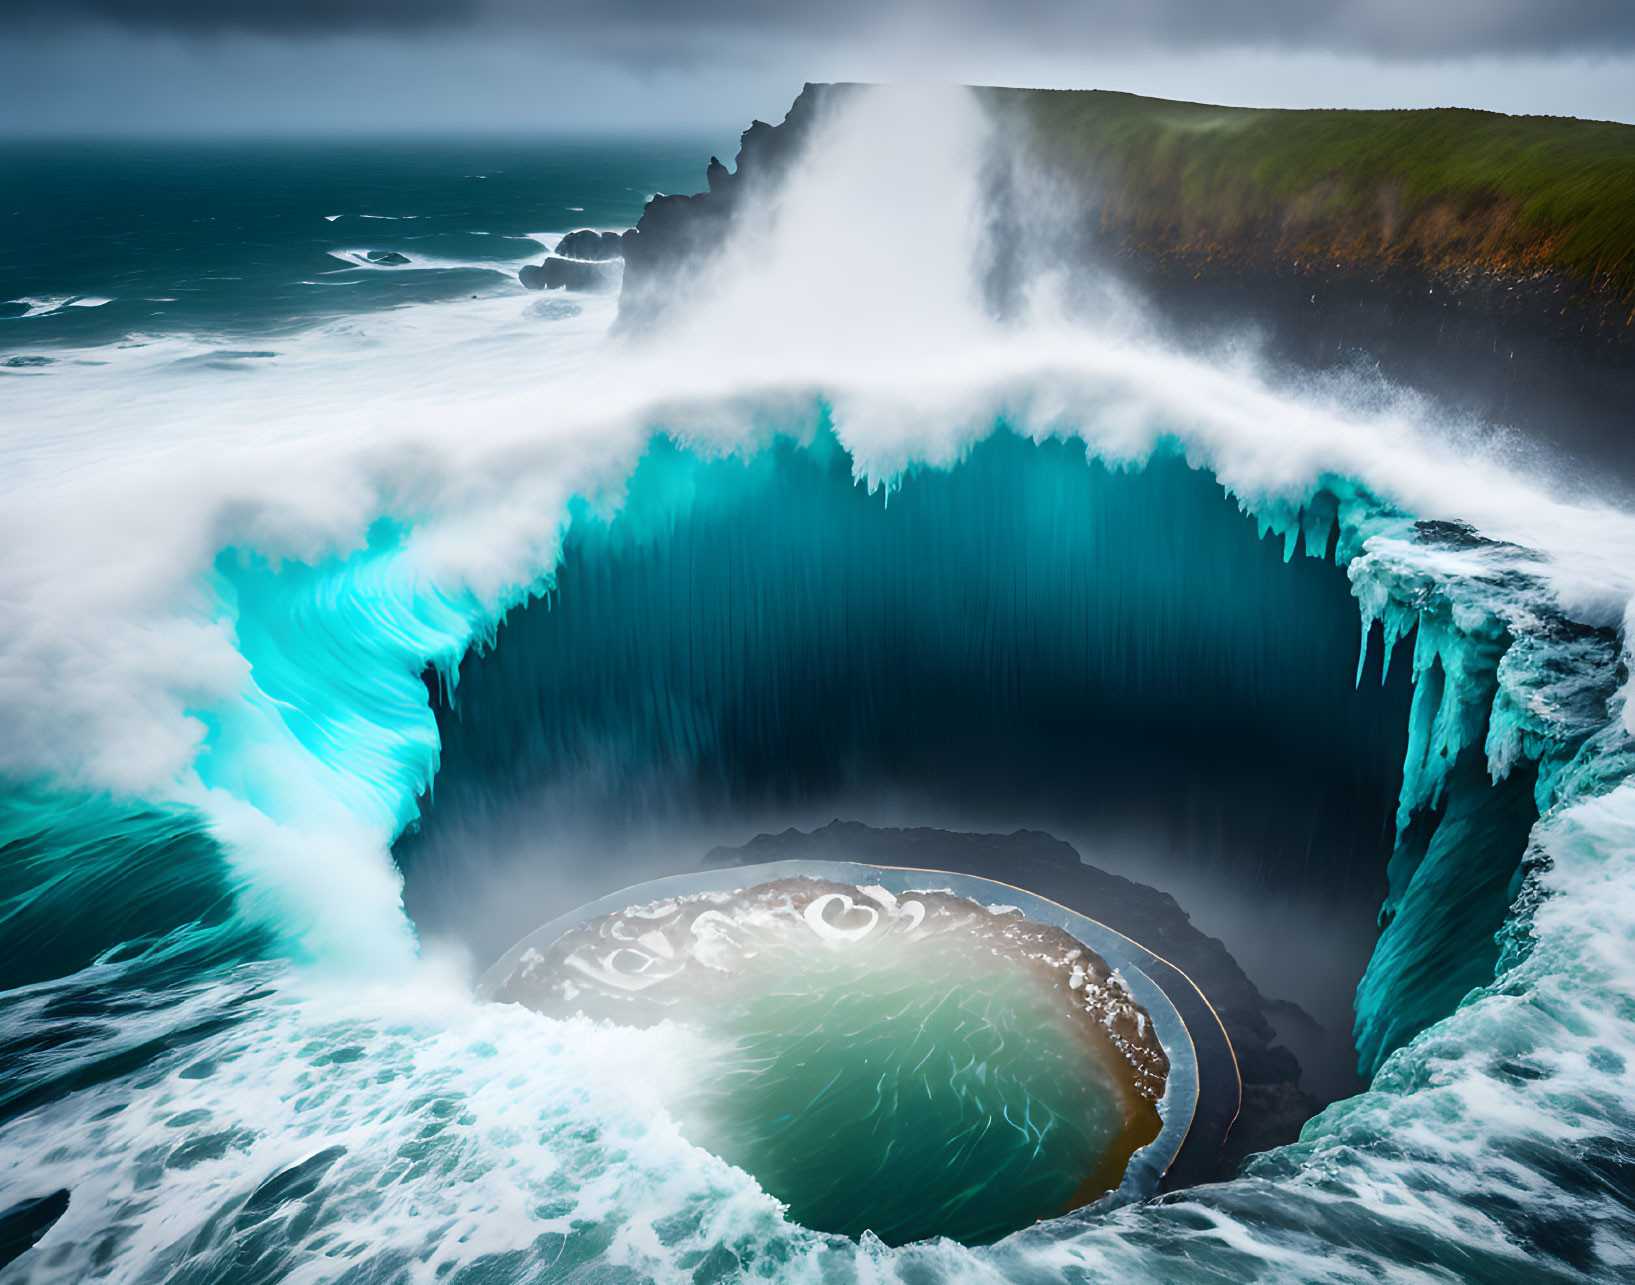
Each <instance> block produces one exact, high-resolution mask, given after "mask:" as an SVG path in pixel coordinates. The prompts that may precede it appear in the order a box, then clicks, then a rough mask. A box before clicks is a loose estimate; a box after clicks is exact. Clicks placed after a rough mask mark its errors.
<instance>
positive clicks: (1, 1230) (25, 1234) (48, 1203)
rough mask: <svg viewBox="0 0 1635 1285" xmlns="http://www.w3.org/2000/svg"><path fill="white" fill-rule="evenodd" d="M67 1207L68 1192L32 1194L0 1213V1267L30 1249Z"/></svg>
mask: <svg viewBox="0 0 1635 1285" xmlns="http://www.w3.org/2000/svg"><path fill="white" fill-rule="evenodd" d="M67 1209H68V1192H67V1191H66V1190H63V1191H53V1192H52V1193H51V1194H50V1195H49V1196H36V1197H35V1198H34V1199H33V1200H24V1201H21V1202H20V1203H18V1204H15V1205H13V1206H11V1208H9V1209H7V1210H5V1211H4V1212H0V1268H3V1267H5V1265H6V1264H7V1263H9V1262H11V1261H12V1260H13V1259H15V1258H21V1257H22V1256H23V1255H24V1254H26V1253H28V1251H29V1250H31V1249H33V1248H34V1246H35V1245H37V1244H38V1243H39V1241H40V1237H42V1236H44V1235H45V1234H46V1232H48V1231H50V1230H51V1227H52V1225H53V1224H54V1223H55V1222H56V1221H57V1219H59V1218H61V1217H62V1216H63V1214H64V1212H66V1211H67Z"/></svg>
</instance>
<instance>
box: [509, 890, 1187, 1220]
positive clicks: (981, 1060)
mask: <svg viewBox="0 0 1635 1285" xmlns="http://www.w3.org/2000/svg"><path fill="white" fill-rule="evenodd" d="M1143 953H1144V952H1142V951H1141V949H1140V948H1139V947H1137V946H1135V945H1134V943H1130V942H1128V941H1127V940H1126V939H1124V938H1122V937H1120V936H1119V935H1118V934H1116V933H1113V932H1112V931H1111V930H1109V929H1106V928H1105V927H1103V926H1101V925H1099V924H1097V923H1096V922H1095V921H1094V920H1091V919H1087V918H1085V917H1084V916H1081V915H1076V914H1074V913H1073V912H1070V911H1067V910H1065V909H1064V908H1062V907H1060V906H1056V905H1055V904H1054V903H1051V902H1046V901H1044V900H1043V899H1041V898H1037V897H1033V896H1031V895H1030V894H1027V893H1024V892H1021V891H1020V890H1018V889H1012V888H1008V887H1006V886H1004V885H1001V884H996V883H992V882H990V881H988V880H984V879H978V878H973V877H970V876H961V875H951V874H941V873H935V872H929V871H915V870H893V869H889V868H882V867H874V866H862V865H851V864H849V863H840V862H779V863H775V864H774V865H771V866H765V867H751V868H747V869H746V868H740V869H736V870H730V871H716V872H708V873H703V874H697V875H685V876H679V877H675V878H670V879H663V880H658V881H656V882H654V883H651V884H644V885H641V886H639V887H636V888H631V889H626V890H624V891H622V892H620V893H617V894H614V895H613V896H611V897H607V898H603V899H602V900H601V901H598V902H596V903H594V904H592V905H590V906H586V907H583V908H581V909H580V910H578V911H576V912H574V913H573V914H571V915H568V916H565V917H564V918H562V919H559V920H556V921H553V922H552V923H550V924H547V925H546V926H545V927H543V928H541V929H539V930H538V931H537V932H535V933H533V934H531V935H530V936H529V937H528V938H526V939H525V940H524V941H522V942H520V943H518V945H517V946H516V947H514V948H513V949H512V950H511V951H510V952H508V954H507V955H506V956H505V958H503V959H502V960H501V961H500V962H499V963H497V964H496V965H495V966H494V968H492V969H491V970H490V971H489V973H488V974H487V975H486V976H485V977H484V979H483V986H484V989H485V991H486V992H487V993H488V994H489V995H490V996H491V997H492V998H494V999H496V1000H500V1001H510V1002H517V1003H521V1004H524V1005H526V1006H527V1007H529V1008H532V1009H535V1010H537V1011H540V1012H543V1013H547V1014H550V1015H553V1016H564V1017H565V1016H571V1015H575V1014H583V1015H585V1016H588V1017H591V1018H596V1019H602V1020H608V1021H613V1022H618V1023H622V1024H626V1025H635V1026H650V1025H654V1024H657V1023H659V1022H669V1023H673V1024H674V1025H675V1026H677V1027H679V1028H681V1029H682V1030H683V1031H685V1032H686V1033H687V1035H688V1036H689V1037H690V1039H689V1040H688V1042H687V1045H686V1047H688V1048H689V1049H691V1050H693V1051H692V1052H691V1053H689V1054H688V1055H687V1056H686V1057H684V1058H681V1059H680V1060H679V1061H678V1064H677V1065H675V1066H669V1067H655V1068H654V1074H655V1082H656V1084H657V1085H658V1087H659V1088H660V1090H661V1096H662V1097H663V1099H664V1102H665V1105H666V1107H667V1108H668V1110H669V1112H670V1114H671V1116H672V1117H673V1118H674V1120H675V1122H676V1125H677V1127H678V1128H679V1129H680V1131H681V1132H682V1134H683V1135H684V1136H685V1137H687V1138H688V1140H689V1141H691V1142H693V1143H694V1144H695V1145H698V1146H700V1147H703V1148H705V1149H707V1150H709V1151H711V1152H713V1153H714V1154H716V1155H717V1156H720V1157H721V1158H722V1159H724V1160H727V1161H728V1162H730V1163H732V1164H734V1165H737V1166H738V1167H739V1168H741V1169H743V1170H745V1171H746V1172H747V1173H749V1174H751V1175H752V1176H754V1177H755V1179H756V1180H757V1181H758V1182H759V1183H760V1184H761V1186H762V1187H763V1188H764V1189H765V1190H766V1191H767V1192H769V1193H770V1194H771V1195H773V1196H774V1197H776V1198H777V1199H778V1200H780V1201H781V1202H782V1203H783V1204H784V1205H785V1206H786V1207H787V1209H788V1213H789V1216H790V1217H791V1218H792V1219H794V1220H796V1221H798V1222H800V1223H801V1224H802V1225H804V1226H807V1227H810V1228H813V1229H815V1230H819V1231H826V1232H834V1233H840V1234H844V1235H849V1236H854V1237H855V1236H860V1235H862V1234H863V1233H864V1232H870V1233H872V1234H874V1235H876V1236H878V1237H879V1238H880V1239H882V1240H884V1241H885V1242H887V1243H888V1244H903V1243H908V1242H911V1241H916V1240H921V1239H925V1238H928V1237H932V1236H948V1237H951V1238H953V1239H956V1240H960V1241H963V1242H965V1243H967V1244H981V1243H986V1242H989V1241H993V1240H996V1239H998V1238H1000V1237H1002V1236H1004V1235H1006V1234H1008V1233H1010V1232H1013V1231H1016V1230H1019V1229H1021V1228H1023V1227H1027V1226H1030V1225H1032V1224H1033V1223H1036V1222H1038V1221H1039V1220H1041V1219H1045V1218H1052V1217H1057V1216H1060V1215H1063V1214H1066V1213H1068V1212H1070V1211H1072V1210H1076V1209H1080V1208H1082V1207H1084V1206H1087V1205H1090V1204H1093V1203H1095V1202H1097V1201H1104V1200H1106V1201H1118V1200H1124V1199H1133V1198H1138V1197H1140V1196H1143V1195H1147V1194H1150V1193H1151V1192H1152V1191H1153V1190H1154V1189H1155V1188H1156V1185H1157V1181H1158V1179H1159V1177H1160V1176H1161V1174H1162V1173H1163V1170H1164V1169H1165V1168H1166V1167H1167V1165H1168V1163H1169V1161H1170V1160H1171V1159H1172V1158H1173V1157H1174V1155H1175V1153H1176V1151H1177V1149H1178V1148H1179V1146H1180V1141H1181V1139H1182V1138H1183V1137H1184V1136H1185V1134H1186V1131H1187V1126H1188V1123H1189V1122H1190V1119H1191V1113H1192V1107H1193V1104H1194V1103H1195V1101H1196V1098H1197V1088H1196V1067H1195V1064H1194V1059H1193V1055H1192V1045H1191V1041H1190V1040H1189V1039H1188V1037H1187V1033H1186V1028H1185V1026H1184V1024H1183V1023H1182V1021H1181V1019H1180V1017H1179V1015H1178V1014H1177V1012H1176V1010H1175V1008H1174V1007H1173V1006H1172V1005H1171V1004H1170V1002H1169V1000H1168V999H1167V998H1166V996H1165V995H1164V993H1163V991H1162V990H1161V989H1160V988H1159V987H1158V986H1157V985H1156V984H1155V983H1154V982H1153V981H1152V980H1151V978H1150V977H1148V975H1147V973H1146V972H1144V971H1143V970H1142V969H1141V967H1140V966H1139V957H1140V956H1141V955H1142V954H1143Z"/></svg>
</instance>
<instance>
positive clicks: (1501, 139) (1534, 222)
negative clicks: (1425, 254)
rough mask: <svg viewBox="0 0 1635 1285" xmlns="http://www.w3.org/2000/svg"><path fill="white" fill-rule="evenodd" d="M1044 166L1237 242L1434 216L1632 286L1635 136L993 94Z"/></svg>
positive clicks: (1476, 119) (1491, 249)
mask: <svg viewBox="0 0 1635 1285" xmlns="http://www.w3.org/2000/svg"><path fill="white" fill-rule="evenodd" d="M988 93H989V95H990V101H991V102H993V103H995V104H996V105H998V106H1001V107H1002V108H1004V109H1009V110H1014V111H1019V112H1020V113H1021V114H1022V115H1023V117H1024V119H1025V120H1026V121H1027V122H1028V123H1029V124H1030V126H1031V127H1032V128H1033V130H1034V132H1035V138H1036V141H1037V143H1038V145H1039V146H1040V148H1041V149H1042V151H1043V152H1044V153H1045V155H1046V157H1047V159H1051V160H1054V161H1056V162H1058V163H1061V164H1064V165H1066V166H1069V167H1071V168H1072V169H1073V170H1074V171H1076V172H1081V173H1085V174H1087V175H1097V176H1100V178H1101V179H1103V180H1104V181H1106V183H1107V184H1108V190H1109V195H1116V199H1117V200H1118V202H1119V206H1120V209H1121V210H1123V211H1124V212H1126V213H1128V212H1129V211H1131V210H1136V211H1139V212H1140V215H1141V217H1143V218H1145V219H1147V220H1148V221H1149V222H1150V221H1152V220H1155V219H1166V218H1167V219H1169V220H1170V221H1171V223H1172V225H1174V226H1179V227H1182V228H1185V229H1188V230H1191V231H1195V232H1198V233H1202V234H1210V233H1213V234H1218V235H1222V236H1230V235H1232V234H1233V233H1235V232H1241V231H1242V230H1244V229H1245V228H1248V227H1251V226H1253V225H1255V224H1257V223H1260V222H1264V221H1265V220H1277V221H1279V222H1282V221H1286V220H1287V219H1288V218H1289V217H1290V216H1291V215H1293V216H1294V217H1297V218H1298V219H1300V220H1301V221H1302V222H1303V223H1306V224H1308V225H1315V226H1324V225H1327V226H1331V227H1333V228H1336V229H1344V228H1348V227H1349V228H1352V229H1355V228H1358V227H1362V226H1366V225H1370V224H1372V225H1373V226H1381V225H1382V224H1383V222H1384V214H1383V211H1384V210H1385V208H1386V205H1387V204H1393V205H1395V206H1397V207H1398V208H1399V209H1400V212H1401V214H1402V216H1403V218H1404V219H1405V220H1407V219H1412V218H1413V217H1414V216H1415V215H1416V214H1417V215H1423V214H1424V213H1425V212H1426V211H1427V210H1428V209H1430V208H1431V207H1437V208H1438V209H1439V210H1440V211H1441V215H1442V218H1443V223H1444V224H1446V223H1447V222H1448V216H1451V218H1452V223H1453V227H1452V228H1451V230H1450V231H1449V233H1448V241H1449V244H1454V243H1460V244H1463V245H1465V246H1467V247H1468V248H1469V249H1471V250H1479V253H1480V254H1481V256H1482V257H1484V258H1488V259H1490V260H1491V259H1497V260H1499V261H1500V263H1501V264H1502V265H1503V266H1508V267H1518V266H1527V267H1551V266H1553V267H1559V268H1562V269H1565V270H1566V271H1568V272H1569V273H1571V274H1572V275H1573V276H1575V277H1577V278H1579V279H1581V280H1585V281H1607V280H1609V279H1610V281H1611V282H1612V283H1615V284H1616V285H1617V286H1618V287H1619V288H1620V289H1621V290H1622V291H1624V292H1626V293H1627V292H1631V291H1635V126H1630V125H1620V124H1611V123H1608V122H1604V121H1581V120H1573V119H1570V118H1559V117H1545V116H1502V115H1499V114H1497V113H1494V112H1482V111H1471V110H1466V109H1462V108H1439V109H1433V110H1419V111H1333V110H1314V111H1278V110H1260V109H1250V108H1237V107H1211V106H1206V105H1203V104H1198V103H1182V102H1170V101H1167V100H1165V99H1156V98H1140V97H1137V96H1135V95H1132V94H1119V93H1111V92H1106V91H1100V90H1088V91H1055V90H1003V89H1001V90H991V91H988Z"/></svg>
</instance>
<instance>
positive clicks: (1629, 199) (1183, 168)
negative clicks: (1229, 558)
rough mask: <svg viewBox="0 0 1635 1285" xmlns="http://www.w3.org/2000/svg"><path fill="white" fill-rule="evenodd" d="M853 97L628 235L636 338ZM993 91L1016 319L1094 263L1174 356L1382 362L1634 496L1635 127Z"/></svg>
mask: <svg viewBox="0 0 1635 1285" xmlns="http://www.w3.org/2000/svg"><path fill="white" fill-rule="evenodd" d="M855 88H856V87H854V86H826V85H807V86H806V87H805V88H804V89H803V90H802V91H801V94H800V96H799V97H798V98H797V99H796V100H795V103H794V105H793V107H791V109H790V111H789V114H788V116H787V117H786V118H785V120H784V122H783V123H782V124H780V125H769V124H766V123H765V122H762V121H757V122H755V123H754V124H753V125H752V126H751V127H750V128H749V129H748V130H747V131H746V132H745V133H744V135H743V141H742V145H741V147H740V150H739V154H738V159H737V167H736V170H735V171H728V170H727V168H726V167H725V166H724V165H722V164H720V162H719V161H712V164H711V166H710V168H709V172H708V175H707V179H708V185H709V190H708V191H707V192H704V193H701V194H699V195H697V196H661V197H657V198H655V199H654V200H653V201H652V202H650V203H649V205H648V207H647V210H646V212H645V213H644V214H643V216H642V219H641V221H640V223H638V225H637V226H636V228H635V229H633V230H632V231H630V232H627V233H625V236H624V252H625V261H626V268H625V280H624V287H623V292H622V295H621V301H620V326H621V329H623V330H625V331H627V332H628V331H634V330H639V329H642V328H644V327H645V326H647V325H650V324H652V323H653V322H655V321H656V320H658V319H659V318H661V317H662V316H663V315H664V314H665V313H666V312H667V311H668V310H669V309H670V308H671V307H672V306H673V304H674V303H675V301H676V300H677V298H678V297H680V296H681V295H682V294H683V293H684V291H685V286H686V282H687V281H688V279H689V277H690V276H691V275H692V274H694V273H696V272H697V271H698V269H699V267H700V266H701V265H702V264H703V263H704V262H705V261H707V260H708V259H709V258H710V256H711V255H712V254H713V253H714V252H715V251H716V250H718V249H719V248H720V247H721V246H722V244H723V243H724V241H725V239H726V237H727V235H728V233H729V232H730V230H731V229H732V228H733V227H734V226H735V223H736V221H737V220H738V219H740V218H742V217H745V212H746V211H747V210H749V209H750V208H751V207H752V206H753V205H754V204H755V198H756V196H757V195H758V194H762V193H770V192H772V191H774V190H775V189H776V187H777V185H778V182H779V181H780V180H781V178H782V177H783V175H784V174H785V173H787V171H788V169H789V167H790V166H791V165H792V164H793V163H794V162H795V160H796V158H797V157H798V156H799V155H800V153H801V151H802V149H803V147H804V145H805V143H806V141H807V139H808V138H809V137H810V134H811V130H812V125H813V123H814V121H815V120H817V119H818V118H819V117H820V116H821V114H822V112H823V111H824V110H825V109H826V108H827V107H828V106H830V105H832V104H833V103H834V102H835V101H836V100H837V98H838V97H839V96H841V95H845V94H848V93H851V92H855ZM977 92H978V93H979V94H980V95H981V96H982V99H983V101H984V104H985V105H986V107H987V109H988V111H989V112H990V114H991V115H992V117H993V119H994V120H995V122H996V124H997V126H998V128H997V130H996V147H995V151H994V154H993V156H992V158H991V160H990V163H989V165H988V166H987V169H986V172H985V173H984V175H983V181H984V186H985V189H986V192H987V196H988V202H989V209H988V227H989V235H988V244H987V245H986V246H985V247H984V254H985V260H986V261H985V263H984V264H983V265H982V267H983V271H984V272H985V276H986V281H987V286H988V295H989V299H990V303H991V305H992V306H993V308H994V309H995V310H996V311H1000V312H1003V311H1004V310H1005V309H1006V308H1007V307H1009V306H1010V305H1011V303H1012V302H1013V301H1014V300H1015V299H1017V298H1019V297H1020V286H1021V284H1022V283H1023V278H1025V277H1026V275H1027V274H1028V273H1029V272H1031V271H1034V270H1037V269H1039V268H1041V267H1047V266H1048V267H1052V268H1061V267H1063V266H1067V267H1069V268H1072V269H1075V270H1077V271H1079V272H1080V273H1081V281H1082V282H1083V283H1084V287H1085V288H1084V290H1083V292H1082V293H1083V295H1084V296H1085V297H1086V298H1089V297H1092V296H1093V295H1094V293H1095V292H1094V289H1093V288H1092V287H1091V286H1090V285H1089V279H1090V278H1091V277H1092V276H1094V275H1096V274H1100V275H1101V276H1102V277H1104V278H1105V277H1106V276H1107V275H1108V274H1111V275H1112V276H1113V277H1115V278H1117V279H1120V280H1122V281H1124V282H1126V283H1127V284H1129V285H1131V286H1133V287H1134V293H1135V294H1136V295H1137V296H1138V297H1139V298H1141V299H1143V300H1145V301H1146V302H1147V304H1148V305H1150V309H1149V311H1150V313H1151V314H1152V316H1154V317H1155V318H1156V319H1157V321H1158V323H1159V326H1160V328H1161V329H1162V330H1164V331H1165V332H1166V333H1167V335H1168V337H1169V338H1171V339H1172V340H1174V341H1176V342H1179V343H1182V344H1184V345H1189V346H1194V347H1198V348H1201V349H1207V348H1209V347H1211V346H1213V345H1215V344H1218V343H1220V342H1222V341H1223V340H1224V339H1232V340H1236V339H1239V338H1241V336H1242V335H1243V334H1244V333H1245V331H1246V330H1248V331H1253V332H1254V333H1256V334H1258V335H1260V336H1261V337H1262V338H1263V339H1264V340H1265V343H1266V346H1267V348H1268V350H1269V351H1270V353H1271V354H1272V355H1273V356H1274V357H1275V358H1276V359H1277V360H1278V361H1279V362H1281V363H1285V364H1287V365H1288V366H1289V367H1291V368H1293V369H1296V370H1299V369H1306V370H1322V369H1325V368H1331V367H1336V366H1356V365H1359V364H1360V365H1364V366H1367V365H1377V366H1378V368H1379V369H1380V370H1381V371H1382V373H1384V374H1385V375H1386V376H1387V377H1388V378H1390V379H1392V380H1394V381H1396V382H1398V383H1403V384H1407V385H1409V386H1412V387H1415V388H1417V389H1420V390H1421V391H1424V392H1426V393H1428V394H1430V395H1431V396H1433V397H1435V398H1437V399H1439V400H1441V401H1443V402H1445V403H1447V404H1448V405H1449V406H1450V407H1452V408H1454V409H1456V410H1459V411H1462V412H1468V413H1470V414H1473V415H1475V416H1477V417H1479V418H1481V419H1484V420H1488V421H1491V422H1495V423H1499V424H1507V425H1512V426H1515V427H1517V428H1520V429H1522V430H1524V431H1525V432H1526V433H1527V435H1528V436H1529V437H1531V438H1534V439H1537V440H1542V441H1546V442H1548V443H1551V444H1553V445H1556V446H1560V447H1563V448H1565V449H1566V450H1567V451H1569V452H1570V453H1571V454H1572V455H1573V456H1574V457H1576V458H1578V459H1580V460H1586V461H1589V462H1590V463H1591V464H1592V465H1594V466H1599V467H1601V468H1602V470H1603V471H1604V472H1605V473H1606V474H1607V476H1608V477H1609V478H1613V479H1615V487H1616V489H1622V490H1626V491H1635V441H1632V439H1631V428H1630V416H1629V410H1628V408H1629V407H1630V406H1631V405H1635V127H1632V126H1622V125H1609V124H1606V123H1601V122H1584V121H1570V120H1550V121H1543V120H1539V119H1536V118H1514V117H1503V116H1496V115H1494V114H1492V113H1480V112H1457V111H1450V112H1251V111H1245V110H1240V109H1227V108H1213V107H1205V106H1202V105H1199V104H1189V103H1170V102H1165V101H1162V100H1156V99H1139V98H1134V97H1132V96H1130V95H1125V94H1103V93H1099V92H1094V91H1091V92H1084V93H1077V92H1066V91H1042V90H1041V91H1035V90H979V91H977ZM1041 211H1043V213H1044V215H1045V217H1041ZM728 270H731V269H730V265H729V268H728Z"/></svg>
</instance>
